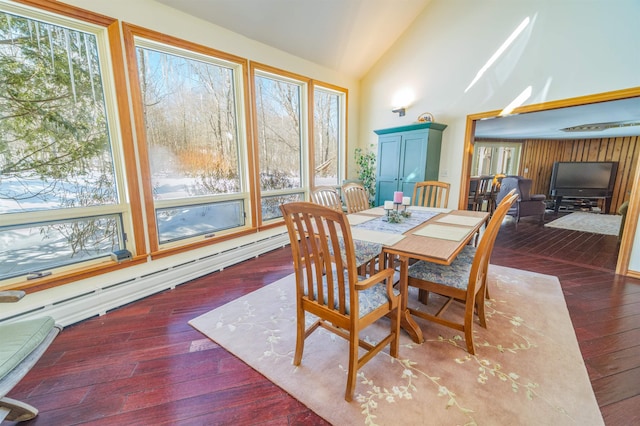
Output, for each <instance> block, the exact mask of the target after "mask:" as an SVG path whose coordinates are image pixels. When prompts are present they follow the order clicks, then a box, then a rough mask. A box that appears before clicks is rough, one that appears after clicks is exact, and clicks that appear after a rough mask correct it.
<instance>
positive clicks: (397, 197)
mask: <svg viewBox="0 0 640 426" xmlns="http://www.w3.org/2000/svg"><path fill="white" fill-rule="evenodd" d="M393 202H394V203H396V204H400V203H402V191H396V192H394V193H393Z"/></svg>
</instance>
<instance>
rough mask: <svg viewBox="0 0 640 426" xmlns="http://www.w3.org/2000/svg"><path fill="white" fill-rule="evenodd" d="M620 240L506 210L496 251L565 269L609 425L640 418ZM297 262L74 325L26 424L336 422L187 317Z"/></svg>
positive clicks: (284, 252)
mask: <svg viewBox="0 0 640 426" xmlns="http://www.w3.org/2000/svg"><path fill="white" fill-rule="evenodd" d="M549 219H553V217H550V218H549ZM617 251H618V241H617V238H616V237H613V236H603V235H597V234H590V233H581V232H575V231H565V230H559V229H553V228H544V227H542V226H540V225H538V224H537V223H536V222H535V220H534V219H523V220H522V221H521V223H520V224H519V226H518V229H517V230H516V229H515V226H514V224H513V222H511V221H510V220H509V219H507V221H506V222H505V223H504V224H503V226H502V229H501V231H500V234H499V235H498V239H497V242H496V246H495V249H494V252H493V256H492V260H491V263H493V264H496V265H503V266H508V267H513V268H519V269H526V270H530V271H535V272H539V273H544V274H549V275H555V276H558V277H559V279H560V282H561V284H562V288H563V291H564V294H565V297H566V301H567V306H568V308H569V312H570V314H571V319H572V321H573V324H574V327H575V330H576V335H577V337H578V342H579V344H580V349H581V351H582V354H583V357H584V360H585V364H586V366H587V370H588V373H589V377H590V379H591V383H592V386H593V389H594V392H595V395H596V398H597V400H598V403H599V405H600V408H601V410H602V414H603V417H604V419H605V423H606V424H607V425H610V426H613V425H629V424H639V422H640V280H635V279H630V278H624V277H621V276H616V275H615V274H614V273H613V271H614V269H615V263H616V256H617ZM291 272H292V268H291V258H290V251H289V249H288V248H284V249H279V250H275V251H273V252H271V253H268V254H265V255H263V256H261V257H259V258H257V259H252V260H250V261H247V262H244V263H242V264H240V265H236V266H233V267H230V268H227V269H225V270H224V271H221V272H217V273H214V274H211V275H208V276H205V277H203V278H200V279H197V280H195V281H192V282H190V283H187V284H184V285H182V286H180V287H178V288H176V289H175V290H172V291H166V292H164V293H161V294H157V295H154V296H151V297H148V298H146V299H144V300H141V301H139V302H136V303H133V304H130V305H128V306H125V307H122V308H120V309H117V310H115V311H113V312H109V313H108V314H106V315H104V316H101V317H96V318H92V319H89V320H86V321H83V322H81V323H79V324H75V325H73V326H69V327H67V328H66V329H65V330H64V331H63V332H62V333H61V334H60V336H59V337H58V338H57V340H56V341H55V342H54V343H53V344H52V346H51V347H50V348H49V350H48V351H47V353H46V354H45V355H44V357H43V358H42V359H41V360H40V362H39V363H38V365H37V366H36V367H35V368H34V369H33V370H32V371H31V372H30V373H29V374H28V375H27V376H26V377H25V378H24V379H23V380H22V382H21V383H20V384H19V385H18V386H17V387H16V388H15V389H14V390H13V391H12V392H11V394H10V396H13V397H14V398H17V399H21V400H24V401H26V402H29V403H31V404H33V405H35V406H36V407H38V408H39V409H40V415H39V416H38V417H37V418H36V419H35V420H32V421H30V422H26V423H23V424H39V425H40V424H41V425H75V424H96V425H100V424H104V425H114V424H126V425H150V424H154V425H159V424H180V425H200V424H206V425H214V424H215V425H218V424H234V425H244V424H262V425H323V424H326V422H324V421H323V420H322V419H321V418H319V417H318V416H317V415H315V414H314V413H313V412H311V411H310V410H308V409H307V408H306V407H305V406H304V405H302V404H301V403H299V402H298V401H296V400H295V399H293V398H292V397H290V396H289V395H287V394H286V393H285V392H284V391H282V390H281V389H280V388H278V387H277V386H275V385H274V384H272V383H271V382H270V381H268V380H266V379H265V378H264V377H262V376H261V375H260V374H258V373H256V372H255V371H253V370H252V369H251V368H250V367H248V366H247V365H245V364H244V363H243V362H241V361H239V360H238V359H237V358H235V357H234V356H233V355H231V354H229V353H228V352H226V351H225V350H224V349H222V348H220V347H218V346H217V345H216V344H214V343H212V342H211V341H209V340H208V339H206V338H205V337H204V336H203V335H202V334H200V333H199V332H197V331H195V330H194V329H193V328H191V327H190V326H189V325H188V324H187V321H188V320H190V319H192V318H194V317H196V316H198V315H200V314H203V313H205V312H207V311H209V310H211V309H213V308H215V307H217V306H221V305H223V304H225V303H227V302H229V301H230V300H233V299H235V298H237V297H239V296H241V295H243V294H246V293H248V292H250V291H252V290H255V289H257V288H259V287H261V286H264V285H266V284H269V283H271V282H273V281H275V280H277V279H279V278H281V277H283V276H285V275H288V274H289V273H291Z"/></svg>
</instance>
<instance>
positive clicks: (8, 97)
mask: <svg viewBox="0 0 640 426" xmlns="http://www.w3.org/2000/svg"><path fill="white" fill-rule="evenodd" d="M106 43H107V36H106V30H105V29H104V28H102V27H98V26H93V25H89V24H80V23H78V22H77V21H72V20H67V19H65V18H62V17H55V18H53V17H50V16H47V15H44V14H38V15H35V14H34V13H33V12H27V11H26V10H23V9H21V8H20V7H19V6H14V5H9V4H1V5H0V215H1V216H2V221H1V226H0V279H6V278H10V277H15V276H23V275H27V276H28V277H39V276H43V275H46V274H48V273H49V272H50V270H52V269H54V268H59V267H65V266H67V265H71V264H74V263H77V262H80V261H89V260H97V259H101V258H108V257H109V255H110V253H111V252H113V251H114V250H119V249H124V248H126V240H125V235H126V233H125V229H124V226H125V225H124V224H125V222H126V219H125V218H124V215H125V212H126V205H125V204H124V203H123V202H122V199H123V193H124V186H123V179H120V177H121V176H123V173H124V172H123V170H122V168H121V154H120V151H119V146H120V143H119V140H118V135H119V130H118V128H117V127H116V126H115V125H113V123H114V122H116V121H115V120H114V116H115V113H114V109H115V108H114V105H113V103H112V102H111V100H112V99H113V82H112V80H111V75H110V71H109V69H108V68H107V67H105V63H108V60H106V59H107V55H106V54H105V52H107V48H106V46H107V45H106Z"/></svg>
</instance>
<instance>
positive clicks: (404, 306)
mask: <svg viewBox="0 0 640 426" xmlns="http://www.w3.org/2000/svg"><path fill="white" fill-rule="evenodd" d="M399 260H400V282H399V286H400V296H401V297H400V327H402V328H403V329H404V330H405V331H406V332H407V333H408V334H409V336H410V337H411V339H412V340H413V341H414V342H416V343H422V342H424V337H423V336H422V329H420V326H419V325H418V323H416V322H415V320H414V319H413V317H412V316H411V314H410V313H409V307H408V302H409V284H408V279H407V277H408V274H409V258H408V257H405V256H400V258H399Z"/></svg>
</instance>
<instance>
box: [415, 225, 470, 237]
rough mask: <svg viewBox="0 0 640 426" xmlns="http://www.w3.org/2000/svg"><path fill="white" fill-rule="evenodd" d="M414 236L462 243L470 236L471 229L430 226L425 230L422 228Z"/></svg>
mask: <svg viewBox="0 0 640 426" xmlns="http://www.w3.org/2000/svg"><path fill="white" fill-rule="evenodd" d="M413 234H414V235H420V236H422V237H431V238H438V239H440V240H451V241H460V240H461V239H463V238H464V237H466V236H467V234H469V229H467V228H458V227H455V226H446V225H435V224H430V225H427V226H425V227H424V228H420V229H419V230H417V231H416V232H414V233H413Z"/></svg>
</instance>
